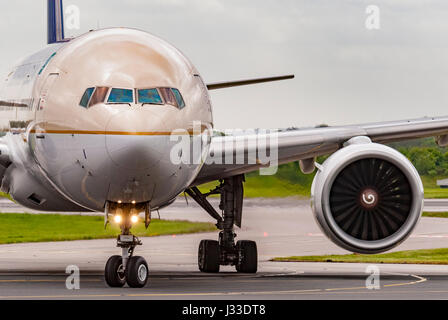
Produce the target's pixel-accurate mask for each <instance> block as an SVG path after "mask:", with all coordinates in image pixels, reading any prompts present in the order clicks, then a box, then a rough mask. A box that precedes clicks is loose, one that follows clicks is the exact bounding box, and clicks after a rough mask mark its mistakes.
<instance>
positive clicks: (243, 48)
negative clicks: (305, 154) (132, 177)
mask: <svg viewBox="0 0 448 320" xmlns="http://www.w3.org/2000/svg"><path fill="white" fill-rule="evenodd" d="M70 4H76V5H77V6H78V7H79V8H80V10H81V29H80V30H70V31H69V32H67V33H68V34H70V35H78V34H81V33H83V32H86V31H88V30H89V29H96V28H98V27H100V28H104V27H114V26H120V27H134V28H139V29H142V30H145V31H148V32H150V33H152V34H155V35H157V36H159V37H161V38H163V39H165V40H167V41H168V42H170V43H172V44H173V45H174V46H176V47H177V48H179V49H180V50H181V51H183V52H184V53H185V54H186V55H187V56H188V57H189V59H190V60H191V61H192V62H193V63H194V64H195V65H196V67H197V68H198V69H199V71H200V72H201V74H202V76H203V78H204V79H205V80H206V82H217V81H221V80H237V79H245V78H251V77H260V76H271V75H280V74H289V73H293V74H295V75H296V78H295V79H294V80H289V81H284V82H278V83H271V84H262V85H256V86H251V87H241V88H231V89H224V90H220V91H213V92H212V99H213V105H214V116H215V125H216V127H217V128H221V129H224V128H257V127H260V128H279V127H281V128H283V127H290V126H310V125H316V124H321V123H327V124H330V125H339V124H351V123H360V122H370V121H384V120H395V119H403V118H415V117H421V116H442V115H448V19H447V17H448V2H447V1H443V0H440V1H435V0H434V1H430V0H426V1H425V0H407V1H400V0H389V1H362V0H352V1H348V0H347V1H342V0H341V1H334V0H308V1H299V0H126V1H123V0H107V1H106V0H95V1H91V0H79V1H77V0H65V4H64V5H65V7H66V8H67V7H68V5H70ZM368 5H376V6H378V8H379V9H380V18H381V20H380V23H381V24H380V29H379V30H368V29H367V28H366V27H365V22H366V19H367V18H368V14H366V8H367V6H368ZM0 30H1V31H0V32H1V37H2V40H3V44H2V46H1V47H0V48H1V50H0V58H1V59H0V72H1V73H2V74H3V73H4V72H6V70H7V69H8V67H10V66H11V65H13V64H14V63H15V62H16V60H18V59H19V58H21V57H23V56H26V55H28V54H31V53H33V52H34V51H37V50H39V49H40V48H42V47H43V46H45V44H46V1H45V0H16V1H3V3H2V8H1V11H0Z"/></svg>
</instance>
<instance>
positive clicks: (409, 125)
mask: <svg viewBox="0 0 448 320" xmlns="http://www.w3.org/2000/svg"><path fill="white" fill-rule="evenodd" d="M357 136H367V137H369V138H370V139H371V140H372V141H373V142H377V143H388V142H395V141H401V140H410V139H416V138H424V137H436V139H437V142H438V143H439V144H440V145H443V146H444V145H448V117H438V118H422V119H414V120H403V121H390V122H379V123H368V124H361V125H348V126H337V127H317V128H307V129H286V130H278V131H275V132H272V131H271V132H270V133H263V132H254V133H252V134H246V135H241V134H237V135H227V136H214V137H213V138H212V142H211V148H210V152H209V155H208V158H207V159H206V161H205V162H206V163H205V164H204V166H203V167H202V169H201V171H200V173H199V175H198V176H197V178H196V180H195V181H194V182H193V183H192V185H191V186H196V185H199V184H202V183H206V182H210V181H214V180H218V179H222V178H226V177H230V176H235V175H239V174H244V173H249V172H251V171H255V170H258V169H260V168H263V167H266V166H267V164H266V163H263V161H262V160H261V159H260V156H259V153H258V151H259V150H260V149H261V148H262V147H263V146H264V145H267V148H263V149H268V150H274V149H276V150H277V152H278V164H284V163H288V162H294V161H299V160H303V161H304V162H302V163H301V166H302V165H304V164H305V165H306V163H307V162H306V161H307V160H308V164H314V158H315V157H317V156H322V155H326V154H330V153H333V152H335V151H337V150H338V149H340V148H342V147H343V144H344V143H345V142H346V141H348V140H350V139H351V138H353V137H357ZM274 143H275V146H274ZM271 144H272V145H271ZM268 153H269V151H268ZM242 154H243V155H244V159H243V160H242V158H241V155H242ZM226 155H227V161H225V160H226ZM229 155H230V157H229ZM237 155H240V161H237ZM211 158H213V160H214V161H212V159H211ZM229 158H230V159H232V160H233V161H229ZM268 158H269V157H268ZM219 159H220V161H216V160H219ZM266 159H267V158H266ZM241 160H242V161H241Z"/></svg>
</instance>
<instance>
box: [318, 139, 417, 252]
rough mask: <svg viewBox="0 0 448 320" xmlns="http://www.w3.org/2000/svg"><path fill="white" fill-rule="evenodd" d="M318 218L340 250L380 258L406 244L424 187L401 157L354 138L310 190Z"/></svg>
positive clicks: (330, 160) (322, 169)
mask: <svg viewBox="0 0 448 320" xmlns="http://www.w3.org/2000/svg"><path fill="white" fill-rule="evenodd" d="M311 199H312V208H313V212H314V216H315V218H316V220H317V223H318V224H319V226H320V228H321V229H322V231H323V232H324V234H325V235H326V236H327V237H328V238H330V240H332V241H333V242H334V243H336V244H337V245H339V246H340V247H342V248H344V249H347V250H349V251H352V252H358V253H370V254H373V253H379V252H384V251H387V250H389V249H391V248H393V247H395V246H397V245H398V244H400V243H401V242H403V241H404V240H405V239H406V238H407V237H408V236H409V235H410V234H411V232H412V230H413V229H414V227H415V226H416V224H417V222H418V220H419V219H420V216H421V213H422V210H423V185H422V181H421V179H420V176H419V174H418V172H417V170H416V169H415V168H414V166H413V165H412V163H411V162H410V161H409V160H408V159H407V158H406V157H405V156H404V155H402V154H401V153H400V152H398V151H396V150H394V149H392V148H389V147H387V146H384V145H381V144H376V143H372V142H371V141H370V139H369V138H367V137H356V138H353V139H351V140H350V141H349V142H347V144H346V146H345V147H344V148H342V149H341V150H339V151H337V152H336V153H334V154H333V155H332V156H330V157H329V158H328V159H327V160H326V161H325V162H324V163H323V165H321V166H319V171H318V172H317V174H316V177H315V178H314V181H313V185H312V188H311Z"/></svg>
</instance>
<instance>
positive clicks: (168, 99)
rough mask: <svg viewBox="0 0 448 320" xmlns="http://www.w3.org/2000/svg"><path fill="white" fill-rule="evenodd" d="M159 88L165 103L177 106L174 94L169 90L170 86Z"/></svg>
mask: <svg viewBox="0 0 448 320" xmlns="http://www.w3.org/2000/svg"><path fill="white" fill-rule="evenodd" d="M159 90H160V93H161V94H162V96H163V100H165V103H166V104H169V105H172V106H175V107H177V101H176V97H175V96H174V94H173V91H171V88H159Z"/></svg>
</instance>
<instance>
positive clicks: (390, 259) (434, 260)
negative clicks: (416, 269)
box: [272, 248, 448, 264]
mask: <svg viewBox="0 0 448 320" xmlns="http://www.w3.org/2000/svg"><path fill="white" fill-rule="evenodd" d="M272 261H286V262H346V263H392V264H448V248H444V249H429V250H409V251H399V252H392V253H384V254H374V255H363V254H346V255H326V256H293V257H285V258H274V259H272Z"/></svg>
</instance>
